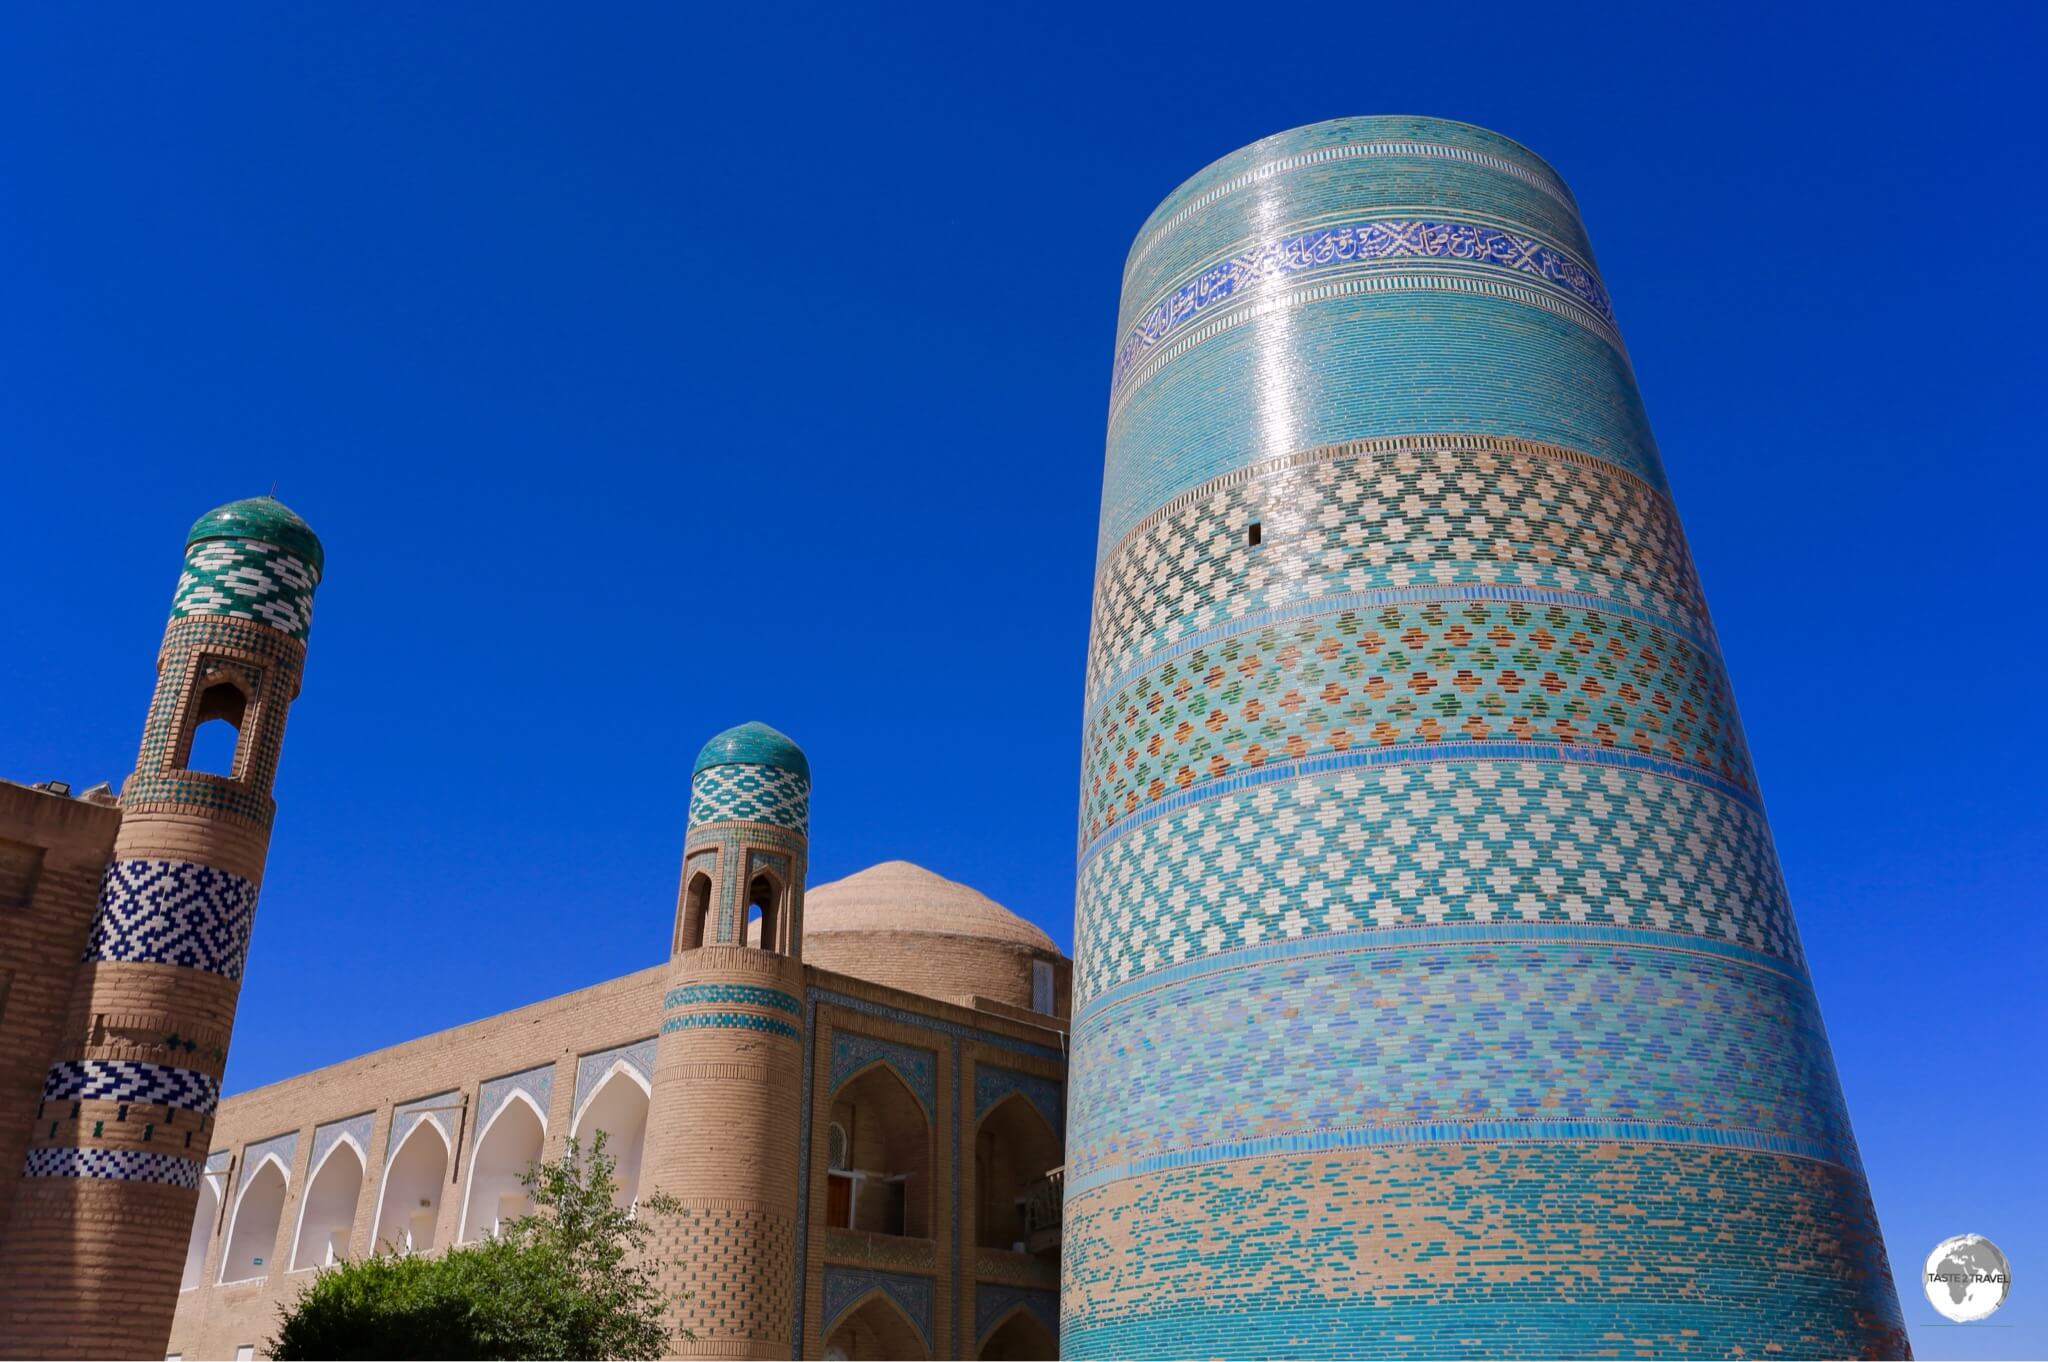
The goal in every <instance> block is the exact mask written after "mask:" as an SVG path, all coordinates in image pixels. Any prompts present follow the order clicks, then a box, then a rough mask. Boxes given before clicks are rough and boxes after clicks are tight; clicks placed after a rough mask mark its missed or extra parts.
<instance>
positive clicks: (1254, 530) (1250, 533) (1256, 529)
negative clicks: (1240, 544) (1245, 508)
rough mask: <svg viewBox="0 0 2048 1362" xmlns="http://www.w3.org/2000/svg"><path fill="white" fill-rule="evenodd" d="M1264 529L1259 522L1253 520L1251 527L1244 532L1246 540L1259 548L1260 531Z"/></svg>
mask: <svg viewBox="0 0 2048 1362" xmlns="http://www.w3.org/2000/svg"><path fill="white" fill-rule="evenodd" d="M1262 529H1263V527H1262V526H1261V525H1260V524H1259V522H1258V521H1256V520H1254V521H1253V522H1252V525H1251V528H1250V529H1248V530H1246V531H1245V532H1244V542H1245V543H1247V544H1249V545H1251V546H1252V547H1253V548H1257V547H1258V546H1259V538H1260V532H1261V530H1262Z"/></svg>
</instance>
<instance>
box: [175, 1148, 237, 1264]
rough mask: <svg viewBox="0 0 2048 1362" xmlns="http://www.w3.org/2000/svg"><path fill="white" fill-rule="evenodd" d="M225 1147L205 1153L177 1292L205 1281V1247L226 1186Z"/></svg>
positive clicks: (226, 1154)
mask: <svg viewBox="0 0 2048 1362" xmlns="http://www.w3.org/2000/svg"><path fill="white" fill-rule="evenodd" d="M228 1158H229V1155H228V1153H227V1151H226V1150H222V1151H221V1152H220V1153H218V1154H213V1155H209V1156H208V1157H207V1160H206V1171H205V1172H204V1173H203V1174H201V1175H200V1178H199V1205H198V1207H197V1209H196V1210H195V1211H194V1212H193V1215H192V1237H191V1238H190V1239H189V1240H188V1241H187V1242H186V1244H185V1275H184V1278H183V1279H182V1280H181V1281H180V1283H179V1286H178V1289H179V1290H180V1291H190V1290H192V1289H193V1288H194V1287H197V1286H203V1285H205V1282H206V1250H207V1248H208V1247H209V1246H210V1245H211V1244H212V1243H213V1227H214V1226H215V1225H216V1224H218V1223H220V1199H221V1193H222V1191H223V1189H224V1188H225V1187H226V1186H227V1164H228Z"/></svg>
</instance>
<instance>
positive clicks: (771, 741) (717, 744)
mask: <svg viewBox="0 0 2048 1362" xmlns="http://www.w3.org/2000/svg"><path fill="white" fill-rule="evenodd" d="M713 766H773V767H775V768H776V769H777V770H779V771H788V772H789V773H790V774H791V775H798V776H802V777H803V778H804V779H805V780H809V779H810V778H811V763H810V762H809V761H808V760H806V759H805V757H804V752H803V749H802V748H801V747H798V746H797V745H796V744H795V743H793V742H791V741H790V740H789V737H788V735H787V734H783V733H778V732H776V731H775V730H774V729H772V728H770V727H768V725H766V724H763V723H744V724H741V725H739V726H738V727H737V728H728V729H726V730H725V732H723V733H721V734H719V735H718V736H717V737H715V738H713V739H712V740H711V741H710V742H707V743H705V744H704V749H703V750H702V751H701V752H699V753H697V760H696V762H695V764H693V765H692V766H691V767H690V774H691V775H693V776H694V775H696V774H697V773H698V772H699V771H704V770H708V769H709V768H711V767H713Z"/></svg>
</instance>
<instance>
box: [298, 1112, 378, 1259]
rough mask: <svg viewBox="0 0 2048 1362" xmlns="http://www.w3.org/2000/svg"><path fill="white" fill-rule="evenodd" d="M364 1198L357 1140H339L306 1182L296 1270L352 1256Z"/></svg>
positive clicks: (301, 1207)
mask: <svg viewBox="0 0 2048 1362" xmlns="http://www.w3.org/2000/svg"><path fill="white" fill-rule="evenodd" d="M362 1195H363V1155H362V1151H361V1150H359V1149H357V1148H356V1142H355V1141H354V1140H351V1139H339V1140H336V1141H335V1142H334V1143H333V1145H331V1146H330V1147H329V1148H328V1150H327V1154H326V1156H325V1157H324V1158H322V1159H321V1160H320V1167H319V1168H317V1169H316V1170H314V1173H313V1176H312V1178H311V1179H310V1180H309V1181H308V1182H307V1183H306V1199H305V1200H304V1201H303V1202H302V1203H301V1204H300V1206H299V1233H298V1236H297V1242H296V1243H295V1244H294V1245H293V1247H292V1271H294V1272H300V1271H303V1270H305V1269H306V1268H309V1267H321V1266H323V1265H325V1264H327V1263H334V1262H339V1261H340V1260H342V1259H343V1258H346V1257H348V1244H349V1238H350V1236H351V1235H352V1234H353V1233H354V1232H355V1227H356V1203H357V1202H358V1201H360V1200H361V1199H362Z"/></svg>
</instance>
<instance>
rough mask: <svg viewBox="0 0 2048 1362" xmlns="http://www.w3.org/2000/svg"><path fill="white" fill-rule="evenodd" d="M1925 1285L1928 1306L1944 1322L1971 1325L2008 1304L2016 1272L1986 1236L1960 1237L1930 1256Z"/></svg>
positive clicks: (1937, 1246)
mask: <svg viewBox="0 0 2048 1362" xmlns="http://www.w3.org/2000/svg"><path fill="white" fill-rule="evenodd" d="M1922 1285H1924V1286H1925V1287H1926V1290H1927V1303H1928V1304H1929V1305H1932V1306H1933V1307H1934V1308H1935V1309H1936V1310H1937V1311H1939V1312H1940V1313H1941V1315H1942V1317H1943V1318H1944V1319H1950V1320H1954V1321H1955V1322H1956V1323H1957V1324H1968V1323H1970V1322H1972V1321H1973V1320H1980V1319H1984V1318H1986V1317H1987V1316H1989V1315H1990V1314H1991V1312H1992V1311H1994V1310H1996V1309H1997V1308H1998V1307H1999V1306H2001V1305H2003V1304H2005V1298H2006V1296H2007V1295H2008V1294H2010V1293H2011V1291H2012V1269H2011V1268H2010V1267H2009V1266H2008V1265H2007V1264H2006V1261H2005V1255H2004V1254H2003V1253H2001V1252H2000V1251H1999V1248H1998V1245H1996V1244H1994V1243H1992V1242H1991V1241H1990V1240H1989V1239H1986V1238H1985V1237H1984V1236H1983V1235H1981V1234H1958V1235H1956V1236H1955V1237H1954V1238H1952V1239H1944V1240H1942V1241H1941V1242H1940V1243H1939V1244H1936V1245H1935V1246H1934V1252H1932V1253H1930V1254H1928V1255H1927V1271H1926V1274H1925V1281H1924V1282H1923V1283H1922Z"/></svg>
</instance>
